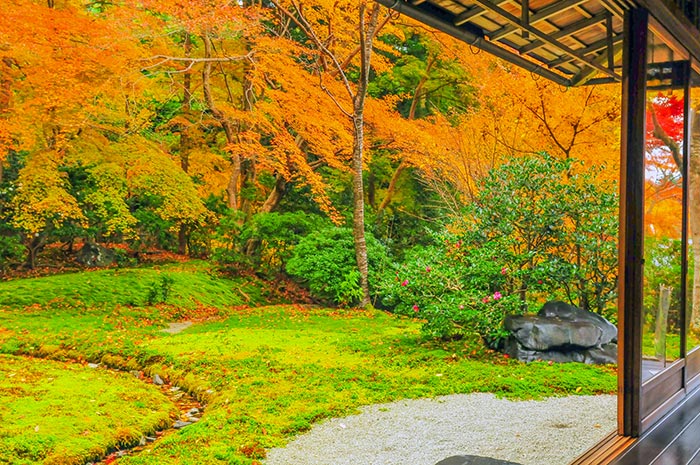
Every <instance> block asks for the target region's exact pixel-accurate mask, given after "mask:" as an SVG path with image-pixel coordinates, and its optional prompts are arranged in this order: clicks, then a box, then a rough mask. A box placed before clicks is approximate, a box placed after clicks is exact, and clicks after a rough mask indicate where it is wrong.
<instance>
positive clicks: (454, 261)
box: [380, 155, 617, 347]
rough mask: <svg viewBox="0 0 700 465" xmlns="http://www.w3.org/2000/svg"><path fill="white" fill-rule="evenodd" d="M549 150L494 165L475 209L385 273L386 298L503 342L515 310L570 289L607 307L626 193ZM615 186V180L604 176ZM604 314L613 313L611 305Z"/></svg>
mask: <svg viewBox="0 0 700 465" xmlns="http://www.w3.org/2000/svg"><path fill="white" fill-rule="evenodd" d="M573 168H574V162H572V161H560V160H555V159H554V158H552V157H549V156H547V155H542V156H540V157H536V158H528V159H522V160H518V161H515V162H512V163H509V164H506V165H503V166H501V167H499V168H497V169H494V170H492V171H491V172H490V173H489V175H488V176H487V177H486V178H485V179H484V180H483V181H482V183H481V186H480V188H481V189H480V190H479V192H478V194H477V196H476V198H475V200H474V202H473V204H472V205H470V207H469V210H468V211H467V216H466V217H465V218H464V220H463V221H462V222H460V223H459V224H456V225H453V226H452V228H453V229H454V230H456V231H459V232H458V233H454V234H447V233H446V234H444V235H443V236H441V237H440V238H439V240H438V241H436V245H433V246H429V247H424V248H416V249H415V250H414V251H412V252H411V253H410V254H408V255H407V257H406V259H405V262H404V264H403V265H402V266H401V267H399V268H397V269H396V270H395V274H394V276H384V279H383V280H382V282H381V288H380V294H381V295H382V296H383V298H382V301H381V302H382V304H383V305H385V306H386V307H388V308H391V309H394V311H396V312H398V313H401V314H405V315H414V316H417V317H420V318H423V319H424V320H425V324H424V326H423V330H424V332H425V333H426V334H428V335H430V336H432V337H440V338H450V337H455V336H461V335H464V334H466V333H468V332H476V333H477V334H479V335H480V336H481V337H482V338H483V340H484V341H485V342H486V344H487V345H489V346H491V347H497V346H498V345H499V344H500V342H501V341H502V339H503V337H504V336H505V335H506V334H505V331H504V330H503V319H504V317H505V315H507V314H517V313H521V312H524V311H527V310H528V308H530V306H535V305H540V304H541V303H542V302H543V301H545V300H552V299H555V298H568V299H569V300H570V301H571V302H575V303H578V305H579V306H580V307H582V308H585V309H588V310H594V311H597V312H599V313H606V312H605V311H606V310H607V309H608V304H609V302H610V301H611V300H612V299H614V298H615V288H616V283H617V281H616V279H617V276H616V271H617V268H616V265H617V252H616V243H615V240H616V236H617V199H616V196H615V194H614V193H612V192H606V191H603V190H602V188H600V187H596V186H595V185H593V183H592V182H591V178H592V177H593V176H594V175H595V171H588V172H584V173H582V174H575V173H573V172H572V171H573ZM603 187H606V188H610V187H611V186H603ZM605 316H608V317H610V314H609V313H607V314H606V315H605Z"/></svg>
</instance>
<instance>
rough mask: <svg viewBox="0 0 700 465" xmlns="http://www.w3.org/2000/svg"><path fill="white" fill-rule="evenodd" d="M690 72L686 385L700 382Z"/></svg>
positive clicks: (698, 155) (696, 150)
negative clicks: (699, 375)
mask: <svg viewBox="0 0 700 465" xmlns="http://www.w3.org/2000/svg"><path fill="white" fill-rule="evenodd" d="M698 67H699V65H698V63H697V62H696V63H695V64H694V66H693V69H691V73H690V86H689V94H690V98H689V102H688V105H687V106H686V111H687V113H688V118H687V119H688V121H687V128H686V131H687V132H688V134H689V136H688V139H689V140H688V144H687V146H688V149H687V150H688V167H687V170H688V176H687V185H688V186H687V189H688V237H687V249H688V260H687V261H688V271H687V278H686V282H687V284H686V314H687V318H686V347H687V368H686V372H687V377H688V384H689V386H691V387H693V386H696V385H698V384H700V377H698V376H697V375H698V374H700V73H699V72H698Z"/></svg>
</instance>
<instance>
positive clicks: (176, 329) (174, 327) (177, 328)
mask: <svg viewBox="0 0 700 465" xmlns="http://www.w3.org/2000/svg"><path fill="white" fill-rule="evenodd" d="M190 326H192V322H191V321H182V322H179V323H168V327H167V328H165V329H161V331H163V332H164V333H170V334H177V333H181V332H182V331H184V330H186V329H187V328H189V327H190Z"/></svg>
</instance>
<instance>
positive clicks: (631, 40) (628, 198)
mask: <svg viewBox="0 0 700 465" xmlns="http://www.w3.org/2000/svg"><path fill="white" fill-rule="evenodd" d="M648 25H649V13H648V11H647V10H645V9H642V8H633V9H631V10H629V11H628V12H627V13H626V15H625V43H624V55H623V76H622V141H621V142H622V144H621V148H622V150H621V162H620V245H619V250H620V251H619V257H620V265H619V267H620V268H619V283H620V284H619V299H618V324H619V336H618V341H619V344H620V347H619V350H618V432H619V433H620V434H623V435H625V436H631V437H638V436H639V435H640V433H641V417H640V413H641V397H642V325H643V320H644V311H643V309H644V307H643V282H644V144H645V129H646V115H645V104H646V61H647V60H646V57H647V36H648V30H649V28H648Z"/></svg>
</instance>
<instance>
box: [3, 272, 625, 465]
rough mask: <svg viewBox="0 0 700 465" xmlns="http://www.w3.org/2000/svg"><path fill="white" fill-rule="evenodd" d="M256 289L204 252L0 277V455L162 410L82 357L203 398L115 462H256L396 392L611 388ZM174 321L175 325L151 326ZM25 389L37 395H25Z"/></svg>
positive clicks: (533, 394) (68, 449) (156, 400)
mask: <svg viewBox="0 0 700 465" xmlns="http://www.w3.org/2000/svg"><path fill="white" fill-rule="evenodd" d="M267 295H269V293H268V292H265V284H263V283H258V282H253V281H250V280H243V279H241V278H239V279H229V278H225V277H222V276H219V275H217V274H216V273H215V272H214V271H212V270H211V269H210V267H209V266H208V265H207V264H206V263H205V262H192V263H185V264H177V265H168V266H162V267H160V268H159V269H152V268H151V269H119V270H105V271H91V272H83V273H77V274H66V275H56V276H50V277H43V278H31V279H21V280H15V281H8V282H2V283H0V353H3V354H6V355H5V356H3V357H2V358H0V406H1V407H0V420H1V421H2V423H3V427H2V429H1V430H2V432H1V433H0V463H12V464H15V463H16V464H24V463H56V464H57V463H61V464H82V463H86V462H87V461H88V460H89V459H90V458H91V457H90V456H91V454H94V452H95V451H105V450H109V449H111V448H113V447H114V446H115V445H117V444H119V443H120V441H121V442H125V439H124V438H125V437H126V438H131V437H137V436H140V435H141V434H146V433H148V432H149V431H152V430H153V429H154V428H157V427H159V426H162V423H163V422H164V421H167V419H169V418H172V415H173V405H172V404H171V403H170V402H169V401H168V400H167V399H166V398H165V397H163V396H162V394H161V393H160V391H158V390H157V389H156V388H155V387H154V386H153V385H151V384H148V383H144V382H142V381H139V380H138V379H137V378H136V377H134V376H133V375H130V374H123V375H122V374H120V373H111V372H110V371H107V370H103V369H92V368H88V367H86V366H85V363H86V362H92V363H100V364H101V366H108V367H111V368H113V369H116V370H121V371H125V372H128V371H131V370H141V371H143V372H144V373H145V374H146V375H147V377H151V376H153V375H154V374H159V375H160V376H161V377H162V378H163V379H165V381H166V382H170V383H174V384H177V385H179V386H182V387H183V388H184V389H187V390H188V391H190V392H191V393H192V394H193V395H195V396H197V397H198V398H200V399H202V400H203V401H204V402H206V403H207V407H206V411H205V413H204V415H203V417H202V419H201V421H199V422H197V423H195V424H193V425H191V426H187V427H186V428H184V429H182V430H178V431H177V432H174V433H171V434H167V435H165V436H164V437H163V439H161V440H158V441H156V443H155V444H154V445H153V446H151V447H149V448H147V449H146V450H144V451H141V452H140V453H138V454H134V455H133V456H128V457H124V458H121V459H119V462H120V463H122V464H202V463H207V464H216V463H221V464H254V463H260V461H261V460H262V459H263V458H264V457H265V451H266V450H267V449H269V448H271V447H276V446H281V445H283V444H285V443H286V442H288V441H289V440H290V439H291V438H292V437H293V436H294V435H295V434H298V433H301V432H303V431H306V430H308V429H309V428H310V427H311V426H312V425H313V423H314V422H316V421H318V420H320V419H323V418H327V417H333V416H339V415H346V414H349V413H352V412H354V411H356V408H357V407H358V406H361V405H366V404H371V403H377V402H387V401H392V400H396V399H401V398H416V397H425V396H436V395H443V394H452V393H469V392H493V393H496V394H497V395H500V396H504V397H508V398H513V399H531V398H542V397H547V396H561V395H575V394H601V393H613V392H614V391H615V389H616V375H615V370H614V369H612V368H610V367H592V366H586V365H580V364H561V365H560V364H553V365H549V364H547V363H531V364H527V365H526V364H521V363H518V362H514V361H512V360H508V359H505V358H504V357H503V356H501V355H500V354H496V353H491V352H489V351H486V350H484V349H482V348H481V346H480V345H479V344H478V341H475V340H462V341H456V342H450V343H449V344H444V343H434V342H429V341H424V340H423V339H422V338H421V336H420V333H419V327H420V322H417V321H413V320H409V319H405V318H397V317H394V316H393V315H389V314H386V313H384V312H381V311H364V310H337V309H329V308H311V307H306V306H300V305H295V304H289V303H286V304H271V302H269V301H268V300H266V296H267ZM154 296H155V297H154ZM163 301H164V302H163ZM149 302H150V303H149ZM185 320H188V321H192V322H193V325H192V326H190V327H188V328H187V329H186V330H184V331H183V332H181V333H177V334H170V333H167V332H164V331H162V330H163V329H164V328H166V327H167V325H168V323H171V322H176V321H185ZM38 358H43V359H51V360H54V361H47V360H39V359H38ZM56 360H58V361H60V363H57V362H56ZM11 374H13V375H12V376H10V375H11ZM18 380H20V381H19V382H18ZM21 380H24V381H21ZM32 396H33V398H36V399H41V400H42V401H40V402H39V401H37V402H24V401H23V399H24V398H30V397H32ZM93 400H94V402H92V401H93ZM98 407H99V408H98ZM76 416H78V417H80V418H76ZM78 420H79V421H78ZM118 421H119V422H118ZM73 423H75V426H74V427H71V428H69V427H67V426H66V425H69V424H73ZM37 426H38V431H36V430H35V428H36V427H37ZM85 431H87V432H88V433H87V434H84V432H85ZM59 433H60V435H59Z"/></svg>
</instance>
